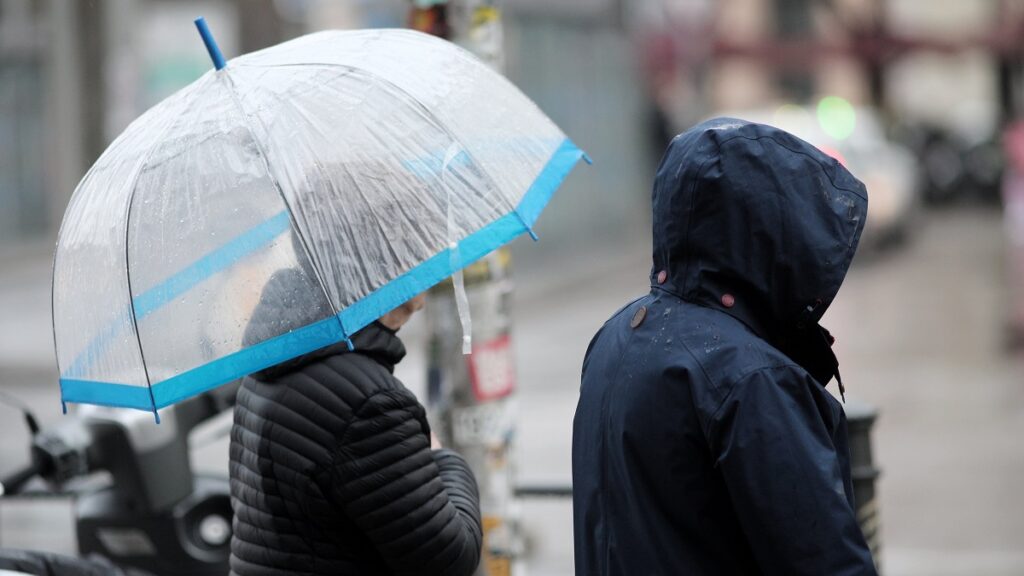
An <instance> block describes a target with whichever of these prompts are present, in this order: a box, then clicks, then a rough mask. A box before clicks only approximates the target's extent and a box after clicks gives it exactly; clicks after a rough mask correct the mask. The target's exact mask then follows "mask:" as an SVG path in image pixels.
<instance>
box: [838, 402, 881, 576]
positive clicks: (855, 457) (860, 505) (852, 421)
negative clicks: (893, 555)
mask: <svg viewBox="0 0 1024 576" xmlns="http://www.w3.org/2000/svg"><path fill="white" fill-rule="evenodd" d="M876 418H878V411H877V410H876V409H875V408H873V407H871V406H870V405H868V404H864V403H861V402H855V401H851V402H850V403H848V404H847V405H846V421H847V428H848V430H849V437H850V475H851V477H852V478H853V498H854V502H855V503H856V505H857V522H858V523H859V524H860V529H861V532H863V533H864V539H865V540H867V543H868V547H869V548H870V549H871V556H872V557H873V558H874V559H875V566H877V567H878V568H879V570H881V566H880V561H881V556H880V553H881V551H882V539H881V533H880V531H879V526H880V522H879V513H878V500H877V499H876V497H875V488H876V483H877V481H878V477H879V475H880V474H881V472H880V471H879V469H878V468H877V467H875V464H874V458H873V457H872V453H871V428H872V426H874V423H875V419H876Z"/></svg>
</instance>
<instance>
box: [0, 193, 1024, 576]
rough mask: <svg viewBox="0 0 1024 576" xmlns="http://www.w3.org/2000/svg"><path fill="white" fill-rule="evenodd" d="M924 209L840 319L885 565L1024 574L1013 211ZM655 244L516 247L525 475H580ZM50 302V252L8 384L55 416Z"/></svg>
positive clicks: (0, 459)
mask: <svg viewBox="0 0 1024 576" xmlns="http://www.w3.org/2000/svg"><path fill="white" fill-rule="evenodd" d="M922 220H923V226H922V227H921V228H920V229H919V230H916V231H915V232H916V234H915V235H914V236H913V238H912V239H911V241H910V244H909V245H908V246H906V247H905V248H903V249H900V250H896V251H893V252H891V253H888V254H884V255H881V256H880V257H877V258H871V259H861V260H860V261H859V262H858V263H857V264H855V267H854V270H853V271H851V273H850V275H849V277H848V280H847V283H846V284H845V285H844V287H843V289H842V291H841V292H840V294H839V297H838V299H837V301H836V303H835V305H834V306H833V308H832V309H831V310H830V311H829V313H828V315H827V316H826V318H825V321H824V323H825V324H826V325H827V326H828V327H829V328H830V329H831V330H832V331H833V333H835V334H836V336H837V338H838V343H837V353H838V355H839V359H840V362H841V363H842V371H843V376H844V381H845V382H846V385H847V390H848V394H849V395H850V396H851V397H856V398H858V399H859V400H864V401H867V402H869V403H871V404H874V405H875V406H877V407H879V409H880V411H881V416H880V418H879V420H878V423H877V425H876V428H875V433H874V448H875V455H876V459H877V462H878V465H879V467H880V468H881V470H882V476H881V478H880V480H879V494H880V498H881V504H880V513H881V522H882V543H883V558H882V565H883V568H884V570H885V574H886V576H1011V575H1020V574H1024V536H1022V535H1024V492H1022V491H1021V490H1020V482H1021V478H1024V448H1021V443H1020V439H1021V438H1024V359H1022V358H1014V357H1011V356H1008V355H1006V354H1005V353H1004V352H1003V348H1002V345H1001V344H1002V343H1001V336H1002V326H1001V321H1002V312H1001V310H1002V308H1001V306H1002V299H1003V298H1004V294H1003V291H1002V287H1001V286H1002V285H1001V280H1000V276H999V274H1000V272H1001V260H1000V257H1001V254H1000V250H1001V230H1000V217H999V215H998V214H997V213H995V212H990V211H983V210H979V211H971V210H964V211H961V212H952V211H948V212H940V213H932V214H925V215H924V218H923V219H922ZM523 249H526V250H528V249H531V247H530V246H525V247H523ZM647 251H648V249H647V246H646V245H645V244H644V243H643V242H637V243H635V244H633V245H627V246H620V247H619V248H617V249H615V250H611V251H609V250H605V251H602V252H601V253H598V254H589V255H581V256H580V258H578V259H576V260H575V261H573V262H571V263H567V264H565V265H562V266H552V265H532V264H530V263H529V261H527V260H526V259H525V258H524V259H523V260H514V266H515V270H514V273H515V281H516V288H517V289H516V293H515V299H514V302H513V307H514V322H515V325H514V338H515V340H514V341H515V345H516V347H517V359H518V366H517V368H518V375H519V383H520V389H519V390H520V393H519V396H518V402H519V412H520V416H519V429H518V434H519V437H518V453H519V461H518V475H519V477H520V478H521V479H522V480H524V481H529V482H557V483H563V482H567V481H568V480H569V478H570V470H571V463H570V446H571V428H572V417H573V412H574V410H575V404H576V397H577V389H578V386H579V370H580V365H581V362H582V359H583V354H584V352H585V350H586V347H587V344H588V342H589V339H590V337H591V336H592V335H593V333H594V332H595V331H596V330H597V329H598V327H599V326H600V325H601V323H602V322H604V320H605V319H606V318H607V317H608V316H609V315H610V314H611V313H612V312H614V311H615V310H616V309H617V308H618V307H620V306H622V305H623V304H625V303H626V302H627V301H628V300H630V299H631V298H633V297H635V296H638V295H640V294H642V293H644V292H646V291H647V287H646V286H647V273H648V266H649V264H648V263H649V254H648V253H647ZM48 304H49V269H48V265H47V266H43V265H32V266H27V267H25V268H24V269H23V270H20V271H15V272H12V273H7V272H5V274H4V276H3V277H2V278H0V310H2V311H3V314H0V377H2V380H0V382H4V383H7V382H8V381H9V380H10V379H9V375H10V374H13V373H17V374H21V376H19V377H18V378H15V379H14V380H16V382H15V384H16V386H15V388H13V389H12V388H11V387H9V386H4V388H3V389H4V390H5V391H8V392H15V393H17V394H18V395H19V396H22V395H24V396H25V397H26V399H27V400H28V401H29V402H30V403H31V404H33V405H34V406H36V407H37V408H40V409H42V410H43V412H42V413H41V416H42V417H43V419H44V420H51V419H53V418H56V417H58V416H59V413H60V405H59V401H58V395H57V390H56V384H55V383H54V381H53V380H52V378H53V372H54V371H55V370H54V368H53V357H52V352H51V346H52V343H51V342H50V335H49V323H48V319H49V313H48V310H49V306H48ZM402 337H403V339H404V340H405V341H406V345H407V348H408V349H409V352H410V354H409V357H408V359H407V360H406V361H405V362H403V363H402V364H401V365H400V366H399V369H398V375H399V377H401V378H403V379H404V380H405V381H407V382H408V384H409V385H410V387H411V388H413V389H414V390H422V381H423V373H424V368H423V366H424V354H423V352H424V350H423V348H424V345H423V333H422V326H421V325H419V324H418V323H417V321H416V320H414V321H413V322H412V323H411V324H410V326H408V327H407V329H403V331H402ZM12 366H13V367H16V371H15V370H13V369H12ZM0 409H2V408H0ZM226 422H227V421H226V420H225V422H221V424H225V423H226ZM22 429H23V426H22V425H21V422H20V421H19V420H18V419H15V418H10V417H8V418H4V419H3V420H0V437H2V438H4V441H3V442H2V444H0V470H2V469H3V468H4V467H7V466H9V465H10V464H9V463H11V462H12V458H23V457H24V452H25V446H24V444H23V439H24V437H25V435H24V434H25V433H24V431H23V430H22ZM226 454H227V448H226V442H224V441H219V442H217V443H214V444H212V445H210V446H207V447H204V448H202V449H200V450H197V451H196V454H195V455H194V460H195V462H196V465H197V468H199V469H202V470H213V471H219V472H221V473H223V472H224V471H225V469H226V466H225V461H226ZM522 518H523V524H524V526H525V527H526V529H527V533H528V538H529V546H530V548H529V556H528V562H527V564H528V568H529V571H528V574H529V575H530V576H554V575H556V574H557V575H564V574H571V573H572V516H571V507H570V504H569V502H568V501H557V500H546V501H539V500H538V501H526V502H523V504H522Z"/></svg>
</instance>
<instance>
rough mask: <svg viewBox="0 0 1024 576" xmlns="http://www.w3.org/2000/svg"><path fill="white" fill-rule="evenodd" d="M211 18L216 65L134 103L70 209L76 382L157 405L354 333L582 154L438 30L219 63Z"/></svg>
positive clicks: (56, 285)
mask: <svg viewBox="0 0 1024 576" xmlns="http://www.w3.org/2000/svg"><path fill="white" fill-rule="evenodd" d="M197 25H200V29H201V31H202V30H203V29H204V28H205V24H204V23H202V22H201V21H197ZM204 39H207V40H208V42H207V44H208V47H210V48H211V55H213V56H214V61H215V63H217V68H218V69H217V70H211V71H210V72H209V73H207V74H205V75H204V76H203V77H201V78H200V79H198V80H197V81H195V82H194V83H193V84H191V85H189V86H188V87H186V88H184V89H183V90H181V91H180V92H178V93H176V94H174V95H173V96H171V97H170V98H168V99H167V100H165V101H163V102H161V103H160V104H158V105H157V106H155V107H154V108H152V109H151V110H149V111H148V112H146V113H145V114H144V115H142V116H141V117H140V118H139V119H137V120H136V121H135V122H133V123H132V124H131V125H130V126H129V127H128V128H127V129H126V130H125V132H124V133H123V134H122V135H121V136H120V137H118V138H117V140H115V141H114V142H113V143H112V144H111V145H110V147H109V148H108V149H107V150H106V151H105V152H104V153H103V155H102V156H101V157H100V158H99V160H97V162H96V164H95V165H93V167H92V168H91V169H90V170H89V172H88V173H87V174H86V176H85V177H84V178H83V179H82V181H81V183H80V184H79V185H78V188H77V189H76V190H75V193H74V195H73V197H72V199H71V202H70V204H69V206H68V208H67V212H66V214H65V216H64V222H63V224H62V226H61V230H60V235H59V238H58V243H57V250H56V254H55V258H54V274H53V322H54V333H55V337H54V339H55V343H56V347H57V361H58V367H59V370H60V384H61V395H62V401H63V402H65V403H67V402H76V403H90V404H100V405H107V406H120V407H131V408H138V409H144V410H152V411H154V412H156V410H157V409H159V408H162V407H164V406H168V405H171V404H173V403H175V402H178V401H181V400H183V399H185V398H188V397H190V396H193V395H195V394H198V393H201V392H203V391H206V390H209V389H211V388H213V387H216V386H218V385H221V384H224V383H226V382H229V381H231V380H234V379H236V378H239V377H241V376H244V375H246V374H249V373H252V372H255V371H257V370H260V369H263V368H266V367H268V366H272V365H274V364H277V363H280V362H282V361H285V360H288V359H291V358H294V357H296V356H299V355H302V354H305V353H307V352H310V351H313V350H316V349H318V348H322V347H324V346H326V345H329V344H332V343H336V342H342V341H349V338H350V336H351V335H353V334H354V333H355V332H356V331H358V330H359V329H360V328H362V327H364V326H366V325H367V324H369V323H371V322H373V321H374V320H375V319H376V318H378V317H380V316H381V315H383V314H385V313H386V312H388V311H389V310H391V309H392V308H394V307H395V306H397V305H399V304H401V303H402V302H404V301H406V300H408V299H409V298H411V297H413V296H415V295H416V294H418V293H420V292H422V291H423V290H426V289H427V288H429V287H430V286H432V285H434V284H436V283H437V282H439V281H441V280H443V279H444V278H446V277H448V276H450V275H452V274H453V273H456V272H457V271H458V270H460V269H461V268H462V267H464V266H466V265H468V264H470V263H472V262H474V261H475V260H477V259H479V258H480V257H482V256H484V255H485V254H487V253H488V252H490V251H491V250H494V249H495V248H497V247H499V246H501V245H503V244H505V243H507V242H509V241H510V240H512V239H513V238H515V237H516V236H518V235H520V234H522V233H530V234H531V235H532V234H533V233H532V226H533V224H534V222H535V221H536V220H537V217H538V215H539V214H540V212H541V210H542V209H543V208H544V206H545V205H546V204H547V202H548V200H549V199H550V197H551V195H552V194H553V193H554V191H555V189H556V188H557V187H558V186H559V185H560V183H561V181H562V180H563V178H564V177H565V176H566V175H567V174H568V172H569V171H570V170H571V169H572V167H573V166H574V165H575V164H576V162H577V161H578V160H579V159H580V158H582V157H583V153H582V152H581V151H580V150H579V149H578V148H577V147H576V146H575V145H574V144H573V143H572V142H570V141H569V140H568V139H567V138H566V136H565V135H564V134H563V133H562V132H561V131H560V130H559V128H558V127H557V126H555V124H554V123H553V122H551V120H549V119H548V118H547V117H546V116H545V115H544V114H543V113H542V112H541V111H540V110H539V109H538V108H537V106H536V105H534V104H533V102H531V101H530V100H529V98H527V97H526V96H524V95H523V94H522V93H521V92H520V91H519V90H518V89H517V88H515V87H514V86H513V85H512V84H511V83H509V82H508V81H507V80H506V79H504V78H503V77H501V76H500V75H499V74H497V73H495V72H493V71H492V70H491V69H489V68H488V67H487V66H486V65H484V64H483V63H481V62H480V61H478V60H477V59H476V58H474V57H473V56H472V55H470V54H469V53H468V52H466V51H464V50H462V49H461V48H458V47H457V46H455V45H453V44H451V43H448V42H446V41H444V40H440V39H437V38H434V37H432V36H428V35H425V34H420V33H417V32H412V31H407V30H375V31H348V32H339V31H332V32H321V33H317V34H311V35H308V36H304V37H301V38H298V39H296V40H292V41H289V42H285V43H283V44H280V45H278V46H275V47H272V48H268V49H265V50H261V51H259V52H254V53H252V54H248V55H246V56H242V57H239V58H236V59H233V60H231V61H230V62H228V63H227V65H225V64H224V62H223V59H222V58H221V57H220V56H219V51H218V50H217V49H216V46H215V44H214V43H213V42H212V39H209V38H208V36H205V37H204ZM65 405H66V404H65Z"/></svg>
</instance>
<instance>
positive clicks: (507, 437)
mask: <svg viewBox="0 0 1024 576" xmlns="http://www.w3.org/2000/svg"><path fill="white" fill-rule="evenodd" d="M410 24H411V26H412V27H413V28H416V29H418V30H420V31H423V32H428V33H431V34H434V35H437V36H441V37H444V38H447V39H449V40H452V41H455V42H456V43H458V44H460V45H462V46H463V47H464V48H467V49H468V50H470V51H471V52H473V53H474V54H476V55H477V56H478V57H479V58H480V59H482V60H483V61H484V62H486V63H487V64H489V65H490V66H492V67H494V68H495V69H498V70H501V68H502V66H503V64H504V58H503V51H502V28H501V13H500V10H499V7H498V6H497V5H496V2H494V1H488V0H450V1H449V0H440V1H438V0H416V1H415V2H414V7H413V9H412V12H411V15H410ZM509 260H510V256H509V252H508V250H507V249H501V250H498V251H496V252H494V253H492V254H490V255H488V256H487V257H485V258H484V259H482V260H481V261H479V262H477V263H476V264H473V265H472V266H470V267H468V268H466V269H465V270H464V273H463V274H464V278H465V286H466V295H467V297H468V298H469V305H470V313H471V317H472V319H473V322H472V331H473V334H472V336H473V338H472V340H473V353H472V354H470V355H468V356H467V355H463V354H462V333H461V325H460V323H459V320H458V312H457V310H456V302H455V297H454V294H453V290H452V284H451V282H444V283H442V284H440V285H439V286H437V287H436V288H435V289H433V290H431V291H430V293H429V295H428V299H429V302H428V305H427V308H426V316H427V325H428V331H429V337H428V347H429V349H428V353H427V358H428V360H427V363H428V364H427V408H428V410H429V412H430V415H431V422H432V423H433V425H434V427H435V429H436V430H435V432H436V433H437V434H438V436H439V437H440V438H441V441H442V443H443V444H444V445H446V446H449V447H451V448H453V449H455V450H457V451H458V452H459V453H460V454H462V455H463V456H464V457H465V458H466V460H467V461H468V462H469V465H470V466H471V467H472V468H473V472H474V473H475V474H476V478H477V483H478V484H479V487H480V506H481V512H482V514H483V523H484V549H483V559H482V561H481V565H480V569H479V570H478V572H477V573H478V574H480V575H482V576H508V575H509V574H511V573H512V570H513V563H514V562H515V559H516V556H517V555H518V551H519V549H520V548H521V546H520V545H519V538H518V533H517V526H518V523H517V521H516V509H517V508H516V505H515V495H514V493H513V489H512V483H513V477H514V475H513V470H514V454H513V450H512V441H513V438H514V437H515V384H516V380H515V371H514V370H515V357H514V354H513V348H512V334H511V318H510V316H509V298H510V296H511V293H512V281H511V279H510V277H509V270H508V266H509Z"/></svg>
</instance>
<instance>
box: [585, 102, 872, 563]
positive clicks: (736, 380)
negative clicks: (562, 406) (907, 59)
mask: <svg viewBox="0 0 1024 576" xmlns="http://www.w3.org/2000/svg"><path fill="white" fill-rule="evenodd" d="M653 199H654V219H653V228H654V267H653V270H652V272H651V292H650V293H649V294H648V295H646V296H643V297H642V298H640V299H638V300H636V301H634V302H633V303H631V304H629V305H627V306H626V307H625V308H623V309H622V310H620V311H619V312H618V313H616V314H615V315H614V316H613V317H612V318H611V319H610V320H608V322H607V323H605V325H604V327H602V328H601V330H600V331H599V332H598V333H597V335H596V336H595V337H594V339H593V341H592V342H591V344H590V348H589V349H588V351H587V355H586V359H585V360H584V363H583V385H582V388H581V393H580V400H579V405H578V407H577V409H576V417H575V420H574V423H573V454H572V467H573V506H574V511H573V514H574V524H575V548H576V574H577V575H579V576H610V575H625V576H646V575H663V576H676V575H687V576H698V575H713V576H725V575H734V574H744V575H746V574H780V575H783V574H784V575H786V576H797V575H813V576H825V575H828V576H837V575H850V576H853V575H874V574H876V570H875V567H874V564H873V561H872V558H871V553H870V551H869V550H868V547H867V545H866V543H865V540H864V537H863V535H862V533H861V530H860V528H859V526H858V525H857V520H856V517H855V513H854V503H853V488H852V484H851V480H850V463H849V449H848V446H847V432H846V419H845V414H844V412H843V408H842V405H841V404H840V402H839V401H837V400H836V399H835V398H834V397H833V396H832V394H830V393H829V392H828V391H826V390H825V386H826V384H828V383H829V381H830V380H832V378H833V377H836V379H837V380H838V370H837V366H838V363H837V361H836V357H835V355H834V354H833V353H832V350H831V343H832V338H831V336H830V335H829V333H828V332H827V331H826V330H825V329H824V328H822V327H821V326H820V325H819V324H818V321H819V320H820V318H821V316H822V314H823V313H824V312H825V309H826V308H828V306H829V304H830V303H831V302H832V300H833V298H835V296H836V293H837V292H838V290H839V286H840V284H842V282H843V278H844V277H845V275H846V271H847V268H849V266H850V261H851V259H852V258H853V254H854V251H855V250H856V248H857V242H858V240H859V239H860V235H861V231H862V230H863V227H864V219H865V216H866V213H867V192H866V191H865V189H864V185H863V184H861V183H860V182H859V181H858V180H857V179H856V178H854V177H853V176H852V175H851V174H850V173H849V172H848V171H847V170H846V169H845V168H844V167H843V166H842V165H841V164H839V163H838V162H836V160H834V159H833V158H831V157H829V156H826V155H825V154H823V153H822V152H820V151H819V150H818V149H816V148H815V147H814V146H811V145H810V144H808V143H806V142H804V141H802V140H800V139H798V138H796V137H794V136H792V135H790V134H788V133H786V132H783V131H781V130H778V129H776V128H771V127H768V126H763V125H759V124H753V123H749V122H745V121H742V120H736V119H731V118H720V119H716V120H711V121H708V122H705V123H703V124H701V125H698V126H697V127H695V128H693V129H691V130H689V131H688V132H685V133H683V134H681V135H679V136H677V137H676V138H675V139H674V140H673V141H672V143H671V144H670V145H669V148H668V151H667V152H666V154H665V157H664V159H663V160H662V162H661V166H660V167H659V168H658V173H657V177H656V180H655V184H654V195H653ZM838 385H839V386H840V390H842V388H841V386H842V383H841V382H838Z"/></svg>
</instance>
